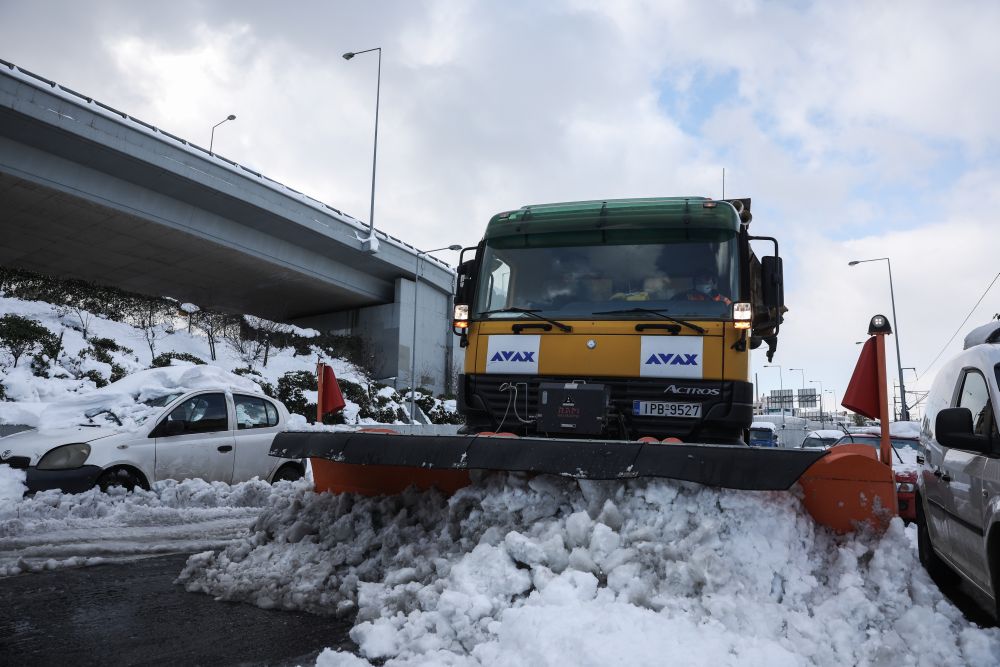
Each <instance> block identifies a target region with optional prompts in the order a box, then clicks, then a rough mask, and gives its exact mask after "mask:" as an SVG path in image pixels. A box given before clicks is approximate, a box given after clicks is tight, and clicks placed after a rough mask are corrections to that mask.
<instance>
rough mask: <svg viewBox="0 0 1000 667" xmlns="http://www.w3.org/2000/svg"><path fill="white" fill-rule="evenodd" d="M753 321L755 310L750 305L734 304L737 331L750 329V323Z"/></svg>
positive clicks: (734, 319)
mask: <svg viewBox="0 0 1000 667" xmlns="http://www.w3.org/2000/svg"><path fill="white" fill-rule="evenodd" d="M752 319H753V308H752V307H751V306H750V304H749V303H744V302H740V303H734V304H733V321H734V323H735V326H736V328H737V329H749V328H750V321H751V320H752Z"/></svg>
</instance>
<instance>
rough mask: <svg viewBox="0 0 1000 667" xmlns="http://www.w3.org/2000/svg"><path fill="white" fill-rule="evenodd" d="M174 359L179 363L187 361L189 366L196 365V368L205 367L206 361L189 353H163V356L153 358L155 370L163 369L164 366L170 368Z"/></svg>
mask: <svg viewBox="0 0 1000 667" xmlns="http://www.w3.org/2000/svg"><path fill="white" fill-rule="evenodd" d="M174 359H176V360H177V361H185V362H187V363H189V364H195V365H196V366H201V365H204V363H205V362H204V361H202V360H201V359H199V358H198V357H196V356H194V355H193V354H189V353H187V352H163V353H161V354H158V355H156V356H155V357H153V368H163V367H164V366H170V365H171V364H172V363H173V361H174Z"/></svg>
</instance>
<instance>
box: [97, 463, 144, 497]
mask: <svg viewBox="0 0 1000 667" xmlns="http://www.w3.org/2000/svg"><path fill="white" fill-rule="evenodd" d="M96 486H97V488H99V489H100V490H101V491H102V492H104V493H107V492H108V489H110V488H111V487H113V486H120V487H123V488H124V489H125V490H126V491H135V489H136V487H138V488H145V486H146V485H145V484H144V483H143V480H142V477H141V476H140V475H139V474H138V473H137V472H135V471H134V470H131V469H129V468H111V469H110V470H105V471H104V472H103V473H101V476H100V477H98V478H97V484H96Z"/></svg>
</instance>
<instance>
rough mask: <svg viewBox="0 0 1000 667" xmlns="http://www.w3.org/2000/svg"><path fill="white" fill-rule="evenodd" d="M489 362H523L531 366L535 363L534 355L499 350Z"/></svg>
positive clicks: (532, 353)
mask: <svg viewBox="0 0 1000 667" xmlns="http://www.w3.org/2000/svg"><path fill="white" fill-rule="evenodd" d="M490 361H523V362H527V363H529V364H533V363H535V353H534V352H517V351H513V350H500V351H499V352H497V353H496V354H494V355H493V356H492V357H491V358H490Z"/></svg>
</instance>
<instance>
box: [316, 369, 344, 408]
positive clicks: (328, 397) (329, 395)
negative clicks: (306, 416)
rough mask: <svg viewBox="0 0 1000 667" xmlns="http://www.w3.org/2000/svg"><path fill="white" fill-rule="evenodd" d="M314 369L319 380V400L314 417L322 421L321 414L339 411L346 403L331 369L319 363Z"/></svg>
mask: <svg viewBox="0 0 1000 667" xmlns="http://www.w3.org/2000/svg"><path fill="white" fill-rule="evenodd" d="M316 370H317V373H316V374H317V376H318V377H317V379H318V380H319V400H318V401H317V402H318V405H317V406H316V412H317V415H316V418H317V420H318V421H323V415H326V414H329V413H331V412H339V411H341V410H343V409H344V406H346V405H347V403H346V402H345V401H344V395H343V394H342V393H341V392H340V385H339V384H337V376H336V375H334V373H333V369H332V368H330V367H329V366H327V365H326V364H319V367H318V368H317V369H316Z"/></svg>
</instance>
